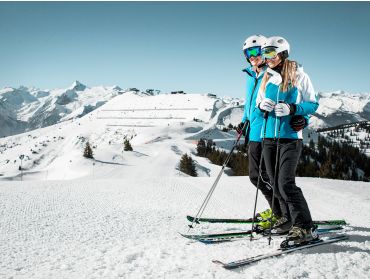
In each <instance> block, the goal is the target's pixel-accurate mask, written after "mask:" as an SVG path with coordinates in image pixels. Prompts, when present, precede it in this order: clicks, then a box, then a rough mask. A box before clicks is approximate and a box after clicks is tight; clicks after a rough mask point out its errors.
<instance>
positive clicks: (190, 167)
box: [179, 154, 198, 177]
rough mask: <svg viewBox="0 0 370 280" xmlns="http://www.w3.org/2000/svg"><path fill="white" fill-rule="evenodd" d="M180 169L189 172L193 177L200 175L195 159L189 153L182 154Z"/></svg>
mask: <svg viewBox="0 0 370 280" xmlns="http://www.w3.org/2000/svg"><path fill="white" fill-rule="evenodd" d="M179 169H180V171H181V172H184V173H185V174H188V175H190V176H192V177H197V176H198V174H197V171H196V169H195V164H194V161H193V159H192V158H191V156H188V154H184V155H182V157H181V160H180V166H179Z"/></svg>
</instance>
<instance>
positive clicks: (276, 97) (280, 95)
mask: <svg viewBox="0 0 370 280" xmlns="http://www.w3.org/2000/svg"><path fill="white" fill-rule="evenodd" d="M296 74H297V83H296V86H293V87H291V88H290V89H288V91H287V92H281V91H280V83H281V77H280V80H279V79H275V77H271V78H270V79H269V80H268V81H267V83H266V88H265V90H262V89H260V90H259V92H258V96H257V101H256V103H257V104H259V103H260V102H261V101H262V99H263V98H265V97H266V98H270V99H272V100H273V101H275V102H276V103H279V102H285V103H288V104H295V105H296V111H295V113H294V115H302V116H304V117H305V118H306V120H307V119H308V115H311V114H313V113H314V112H315V111H316V110H317V108H318V107H319V103H318V96H317V93H315V90H314V88H313V85H312V83H311V80H310V77H309V76H308V75H307V74H306V73H305V72H304V71H303V67H301V66H300V67H298V68H297V73H296ZM279 76H280V75H279ZM278 80H279V81H278ZM256 106H257V108H258V105H256ZM256 112H257V114H258V115H259V116H260V118H263V112H262V111H261V110H260V109H258V110H257V111H256ZM291 119H292V115H288V116H284V117H281V118H278V117H276V115H275V112H274V111H272V112H270V113H269V115H268V119H267V122H266V138H278V137H279V134H280V138H287V139H302V138H303V135H302V130H300V131H298V132H296V131H294V130H293V129H292V128H291V126H290V123H289V122H290V121H291ZM279 131H280V133H279ZM260 136H261V137H263V131H262V129H261V131H260Z"/></svg>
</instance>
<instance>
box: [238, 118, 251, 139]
mask: <svg viewBox="0 0 370 280" xmlns="http://www.w3.org/2000/svg"><path fill="white" fill-rule="evenodd" d="M244 124H245V123H244V122H241V123H240V124H238V126H237V127H236V132H238V134H240V133H243V136H245V135H246V130H247V126H249V121H248V120H247V121H246V124H245V127H244ZM243 128H244V129H243Z"/></svg>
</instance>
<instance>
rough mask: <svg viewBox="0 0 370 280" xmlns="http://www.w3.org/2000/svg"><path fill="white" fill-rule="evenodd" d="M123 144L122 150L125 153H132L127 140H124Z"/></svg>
mask: <svg viewBox="0 0 370 280" xmlns="http://www.w3.org/2000/svg"><path fill="white" fill-rule="evenodd" d="M123 144H124V147H123V150H124V151H126V152H127V151H132V146H131V144H130V141H129V140H127V139H125V141H124V142H123Z"/></svg>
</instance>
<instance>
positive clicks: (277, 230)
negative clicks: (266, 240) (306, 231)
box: [265, 217, 292, 235]
mask: <svg viewBox="0 0 370 280" xmlns="http://www.w3.org/2000/svg"><path fill="white" fill-rule="evenodd" d="M291 228H292V222H291V221H290V220H288V219H287V218H286V217H281V218H279V219H278V220H277V221H276V223H275V224H274V225H273V227H272V228H271V233H273V234H278V235H283V234H287V233H288V232H289V230H290V229H291ZM265 232H266V233H269V229H267V230H266V231H265Z"/></svg>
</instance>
